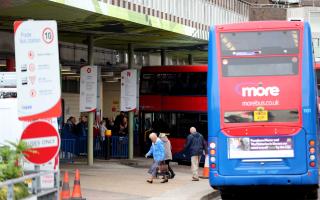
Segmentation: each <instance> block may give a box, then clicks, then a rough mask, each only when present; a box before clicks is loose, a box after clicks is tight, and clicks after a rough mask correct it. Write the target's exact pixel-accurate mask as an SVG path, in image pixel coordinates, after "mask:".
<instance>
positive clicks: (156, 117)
mask: <svg viewBox="0 0 320 200" xmlns="http://www.w3.org/2000/svg"><path fill="white" fill-rule="evenodd" d="M148 114H149V113H148ZM148 114H145V130H147V129H148V128H149V127H150V126H152V127H151V129H152V131H153V132H156V133H159V132H164V133H170V136H169V137H172V138H186V137H187V136H188V134H189V129H190V127H191V126H194V127H196V129H197V131H198V132H200V133H201V134H202V135H203V136H205V137H207V125H208V122H207V120H206V119H207V114H205V113H181V112H180V113H179V112H178V113H171V112H155V113H152V115H153V118H151V117H150V116H147V115H148ZM150 114H151V113H150Z"/></svg>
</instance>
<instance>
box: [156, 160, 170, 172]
mask: <svg viewBox="0 0 320 200" xmlns="http://www.w3.org/2000/svg"><path fill="white" fill-rule="evenodd" d="M158 171H159V173H166V172H168V165H167V164H166V163H165V162H164V161H161V162H160V164H159V167H158Z"/></svg>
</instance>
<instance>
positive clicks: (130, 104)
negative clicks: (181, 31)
mask: <svg viewBox="0 0 320 200" xmlns="http://www.w3.org/2000/svg"><path fill="white" fill-rule="evenodd" d="M128 47H129V53H128V57H129V68H132V67H133V47H132V45H131V44H129V46H128ZM137 80H138V79H137V70H136V69H128V70H125V71H122V72H121V104H120V107H121V111H124V112H129V130H128V132H129V134H128V135H129V154H128V155H129V159H132V158H133V118H134V111H135V110H136V108H137V89H138V87H137Z"/></svg>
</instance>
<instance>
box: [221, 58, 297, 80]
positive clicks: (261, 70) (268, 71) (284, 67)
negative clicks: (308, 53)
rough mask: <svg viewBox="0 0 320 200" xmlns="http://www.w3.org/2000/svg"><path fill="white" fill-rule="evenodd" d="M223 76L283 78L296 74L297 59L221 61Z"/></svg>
mask: <svg viewBox="0 0 320 200" xmlns="http://www.w3.org/2000/svg"><path fill="white" fill-rule="evenodd" d="M222 72H223V76H226V77H230V76H231V77H235V76H284V75H295V74H298V58H297V57H272V58H231V59H222Z"/></svg>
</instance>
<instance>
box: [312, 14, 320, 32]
mask: <svg viewBox="0 0 320 200" xmlns="http://www.w3.org/2000/svg"><path fill="white" fill-rule="evenodd" d="M319 21H320V12H310V25H311V28H312V32H318V33H320V27H319Z"/></svg>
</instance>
